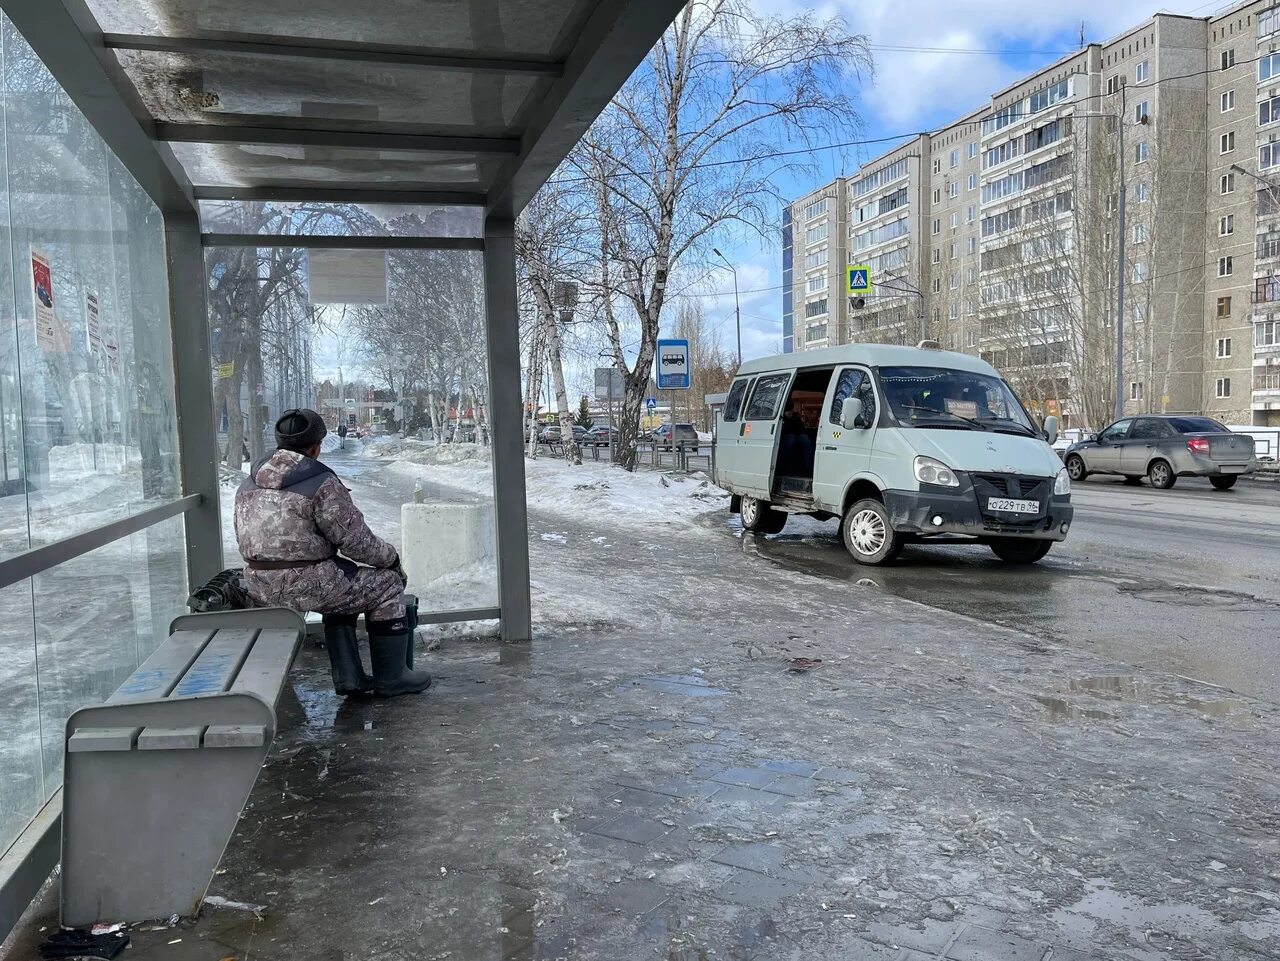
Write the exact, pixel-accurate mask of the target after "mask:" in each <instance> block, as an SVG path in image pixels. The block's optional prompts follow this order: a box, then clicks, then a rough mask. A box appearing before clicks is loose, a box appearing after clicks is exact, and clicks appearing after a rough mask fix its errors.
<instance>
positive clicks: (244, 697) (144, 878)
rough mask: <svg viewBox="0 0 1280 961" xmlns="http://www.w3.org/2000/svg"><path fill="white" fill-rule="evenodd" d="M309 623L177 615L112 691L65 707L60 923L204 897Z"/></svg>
mask: <svg viewBox="0 0 1280 961" xmlns="http://www.w3.org/2000/svg"><path fill="white" fill-rule="evenodd" d="M305 633H306V624H305V622H304V621H303V619H302V618H301V617H300V616H299V615H297V614H295V613H294V612H292V611H287V610H283V609H280V608H268V609H259V610H246V611H223V612H218V613H213V614H188V615H185V616H183V617H179V618H177V619H176V620H175V621H174V622H173V624H172V625H171V626H170V629H169V638H168V640H166V641H165V642H164V643H163V644H161V645H160V646H159V647H158V648H157V649H156V650H155V651H154V652H153V653H152V654H151V656H150V657H148V658H147V659H146V661H145V662H144V663H143V664H142V666H141V667H139V668H138V669H137V670H136V671H134V673H133V675H132V676H131V677H130V678H129V679H128V680H126V681H125V682H124V684H122V685H121V686H120V689H119V690H117V691H116V693H115V694H113V695H112V696H111V698H110V699H109V700H108V701H107V702H106V703H104V704H101V705H98V706H96V707H87V708H83V709H81V710H79V711H76V712H75V713H74V714H72V715H71V717H70V718H68V720H67V727H66V742H65V754H64V764H65V769H64V770H65V773H64V778H63V801H62V923H63V924H64V925H66V926H68V927H77V928H81V927H86V926H88V925H91V924H95V923H98V922H114V921H127V922H132V921H144V920H148V919H151V918H167V917H169V916H171V915H174V914H178V915H190V914H195V913H196V912H197V911H198V910H199V908H200V904H201V902H202V901H203V900H204V895H205V891H206V890H207V889H208V887H209V882H210V881H211V880H212V878H213V872H214V871H215V870H216V868H217V866H218V861H219V860H221V858H222V854H223V852H224V851H225V850H226V846H227V842H228V841H230V840H231V835H232V832H233V831H234V830H235V827H236V821H237V819H238V818H239V816H240V812H241V811H242V810H243V808H244V805H245V802H246V801H248V799H249V792H250V791H251V790H252V789H253V784H254V781H255V780H257V777H258V772H259V770H260V769H261V767H262V762H263V761H264V760H265V758H266V756H267V751H268V750H270V748H271V742H272V740H273V739H274V738H275V734H276V712H275V706H276V703H277V702H278V701H279V698H280V695H281V692H282V691H283V690H284V686H285V679H286V677H287V676H288V673H289V667H290V665H291V664H292V663H293V659H294V657H295V656H296V655H297V653H298V648H299V646H300V645H301V643H302V638H303V636H304V635H305Z"/></svg>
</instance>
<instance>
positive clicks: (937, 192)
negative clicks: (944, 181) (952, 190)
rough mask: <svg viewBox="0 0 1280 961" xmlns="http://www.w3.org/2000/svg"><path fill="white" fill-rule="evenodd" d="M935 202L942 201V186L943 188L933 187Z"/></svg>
mask: <svg viewBox="0 0 1280 961" xmlns="http://www.w3.org/2000/svg"><path fill="white" fill-rule="evenodd" d="M933 202H934V203H935V204H940V203H942V188H941V187H935V188H933Z"/></svg>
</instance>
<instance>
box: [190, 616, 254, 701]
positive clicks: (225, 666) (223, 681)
mask: <svg viewBox="0 0 1280 961" xmlns="http://www.w3.org/2000/svg"><path fill="white" fill-rule="evenodd" d="M257 633H258V632H257V631H218V632H217V633H216V634H214V635H213V640H211V641H210V642H209V643H208V644H206V645H205V648H204V650H203V651H201V652H200V656H199V657H197V658H196V661H195V663H194V664H192V665H191V667H190V668H189V669H188V670H187V673H186V674H184V675H183V676H182V680H181V681H179V682H178V686H177V687H175V688H174V689H173V694H172V695H171V696H172V697H190V696H192V695H196V694H221V693H222V692H223V691H225V690H226V689H227V688H228V687H229V686H230V684H231V680H232V678H234V677H235V676H236V671H237V670H238V669H239V667H240V665H241V663H243V661H244V659H245V654H246V653H247V652H248V651H249V649H250V647H251V646H252V644H253V637H254V635H255V634H257Z"/></svg>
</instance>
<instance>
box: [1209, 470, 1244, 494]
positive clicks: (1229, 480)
mask: <svg viewBox="0 0 1280 961" xmlns="http://www.w3.org/2000/svg"><path fill="white" fill-rule="evenodd" d="M1237 480H1238V478H1237V477H1236V476H1235V475H1234V474H1228V475H1226V476H1225V477H1210V478H1209V483H1210V484H1212V485H1213V489H1214V490H1216V491H1229V490H1231V488H1233V487H1235V486H1236V481H1237Z"/></svg>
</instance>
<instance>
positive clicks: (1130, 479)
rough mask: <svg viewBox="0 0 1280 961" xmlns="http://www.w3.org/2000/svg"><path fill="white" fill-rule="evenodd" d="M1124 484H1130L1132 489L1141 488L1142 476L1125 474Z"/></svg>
mask: <svg viewBox="0 0 1280 961" xmlns="http://www.w3.org/2000/svg"><path fill="white" fill-rule="evenodd" d="M1124 482H1125V483H1126V484H1128V485H1129V486H1130V487H1141V486H1142V475H1141V474H1125V475H1124Z"/></svg>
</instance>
